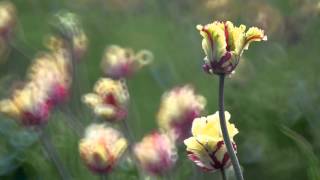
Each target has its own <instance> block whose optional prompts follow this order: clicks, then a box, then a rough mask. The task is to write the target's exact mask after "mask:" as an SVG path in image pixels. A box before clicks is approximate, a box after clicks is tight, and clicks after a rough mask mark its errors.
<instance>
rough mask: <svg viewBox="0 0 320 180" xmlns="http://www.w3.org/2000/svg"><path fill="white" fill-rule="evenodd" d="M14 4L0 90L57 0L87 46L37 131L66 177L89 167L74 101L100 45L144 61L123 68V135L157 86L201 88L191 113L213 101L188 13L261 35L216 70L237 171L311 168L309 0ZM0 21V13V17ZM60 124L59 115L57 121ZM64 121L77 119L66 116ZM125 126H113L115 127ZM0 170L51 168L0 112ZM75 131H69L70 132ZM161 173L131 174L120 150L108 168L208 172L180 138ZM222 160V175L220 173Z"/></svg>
mask: <svg viewBox="0 0 320 180" xmlns="http://www.w3.org/2000/svg"><path fill="white" fill-rule="evenodd" d="M11 2H12V3H13V4H14V5H15V6H16V11H17V18H18V21H17V26H16V28H15V31H14V37H15V38H13V40H12V41H11V42H10V47H9V49H10V50H8V51H7V52H6V53H2V56H1V58H0V98H1V99H3V98H6V97H8V96H10V94H11V92H12V89H13V88H14V85H17V84H19V82H21V81H22V80H23V79H24V78H25V74H26V71H27V69H28V66H29V65H30V64H31V62H32V59H34V57H35V56H36V55H37V53H38V52H39V51H43V50H45V47H44V45H43V42H44V39H45V38H46V37H47V35H48V34H50V33H51V29H50V19H51V18H52V16H53V14H54V13H56V12H58V11H60V10H68V11H71V12H73V13H75V14H77V15H78V16H79V17H80V19H81V21H82V25H83V27H84V31H85V32H86V34H87V37H88V42H89V43H88V50H87V53H86V54H85V55H84V57H83V58H82V60H81V61H80V62H79V63H77V64H76V67H75V69H74V79H73V82H72V88H71V91H70V92H71V94H70V97H69V101H67V102H66V103H64V104H62V105H61V106H60V107H59V108H56V109H55V110H54V111H53V112H52V113H51V115H50V118H49V120H48V124H47V125H46V126H45V127H43V131H46V132H47V134H48V135H49V136H50V138H51V139H52V145H53V146H54V148H50V149H51V150H53V151H57V154H58V155H59V156H60V158H61V163H62V164H64V166H65V167H66V170H67V171H68V173H69V174H70V175H71V176H72V177H73V179H100V177H99V176H98V175H95V174H94V173H92V172H90V171H89V170H88V169H87V167H86V166H85V165H84V163H83V161H82V159H81V158H80V155H79V141H80V139H81V138H82V137H83V136H84V127H86V126H88V125H89V124H91V123H93V122H95V121H96V120H97V119H96V118H95V116H94V115H93V113H92V112H91V111H90V109H89V108H88V107H87V106H86V105H84V104H83V103H82V102H81V97H82V96H83V95H84V94H87V93H89V92H91V91H92V87H93V86H94V84H95V82H96V81H97V80H98V79H99V78H100V77H102V76H103V74H102V70H101V67H100V63H101V59H102V57H103V52H104V50H105V48H106V47H107V46H110V45H114V44H117V45H120V46H122V47H130V48H132V49H134V50H135V51H139V50H141V49H147V50H149V51H151V52H152V53H153V57H154V59H153V62H152V63H150V64H149V65H148V66H146V67H143V68H142V69H141V70H139V72H137V73H135V74H134V75H133V76H132V77H130V78H129V79H128V80H127V86H128V90H129V92H130V103H129V104H130V105H129V111H128V118H127V122H128V124H129V128H130V131H131V134H132V138H133V140H134V141H135V142H138V141H141V139H142V138H143V137H144V136H145V135H146V134H149V133H151V132H152V131H154V130H156V129H157V127H158V124H157V121H156V117H157V113H158V111H159V107H160V102H161V101H160V100H161V96H162V94H163V93H164V92H166V91H168V90H170V89H172V88H174V87H175V86H182V85H185V84H191V85H192V86H193V88H194V89H195V91H196V92H197V93H198V94H201V95H202V96H204V97H205V98H206V101H207V105H206V107H205V110H204V113H203V115H208V114H212V113H214V112H216V110H217V109H218V107H217V98H218V97H217V94H218V77H215V76H210V75H207V74H205V73H204V72H203V71H202V68H201V66H202V59H203V56H204V55H203V51H202V49H201V37H200V36H199V33H198V31H197V29H196V28H195V27H196V25H197V24H205V23H207V22H212V21H214V20H230V21H233V22H234V23H235V24H241V23H246V24H248V25H250V26H257V27H260V28H262V29H264V30H265V33H266V34H267V35H268V41H267V42H264V43H261V44H260V43H259V45H256V44H253V45H251V46H250V49H251V50H250V51H248V52H246V53H245V54H244V55H243V56H242V59H241V63H240V64H239V67H238V68H237V69H236V73H234V74H232V75H231V76H230V77H228V78H227V79H228V81H227V82H226V87H225V88H226V91H225V94H226V99H225V106H226V107H225V108H226V110H227V111H229V112H230V113H231V114H232V117H231V121H232V123H234V124H235V125H236V127H237V128H238V129H239V134H238V135H237V136H236V137H235V141H236V142H237V147H238V153H237V155H238V157H239V160H240V163H241V166H242V168H243V172H244V176H245V177H246V179H259V180H269V179H277V180H278V179H279V180H287V179H290V180H302V179H303V180H304V179H308V180H319V179H320V141H319V139H320V130H319V129H320V80H319V77H320V71H319V67H320V51H319V50H320V41H319V40H320V31H319V29H320V1H317V0H281V1H279V0H269V1H267V0H239V1H236V0H200V1H192V0H175V1H170V0H161V1H160V0H159V1H157V0H104V1H103V0H77V1H76V0H69V1H62V0H30V1H24V0H12V1H11ZM0 21H1V19H0ZM68 122H69V123H70V122H71V123H70V124H71V125H70V124H69V123H68ZM72 122H76V124H78V126H74V124H72ZM125 131H126V130H122V132H123V133H124V134H125V133H127V132H125ZM0 134H1V135H0V179H8V180H9V179H60V176H59V173H58V171H57V169H56V168H55V166H54V163H53V162H52V160H51V158H50V153H52V152H50V151H45V149H44V148H43V145H42V143H41V139H40V138H39V135H38V134H37V133H35V132H34V131H32V130H28V129H26V128H24V127H23V126H21V125H19V124H17V123H16V122H15V120H13V119H10V118H8V117H6V116H2V115H1V116H0ZM79 134H80V136H79ZM177 149H178V157H177V158H178V159H177V162H176V164H175V166H174V167H173V169H172V170H171V171H169V173H167V174H166V175H165V176H164V177H161V178H160V177H157V178H156V177H152V176H148V175H143V177H141V175H139V174H138V169H137V168H135V167H134V162H133V161H134V160H131V161H130V160H128V158H127V153H126V154H125V155H124V156H123V158H121V160H120V161H119V162H118V163H117V165H116V167H115V168H114V170H113V171H112V172H111V173H110V174H109V176H108V179H112V180H113V179H114V180H118V179H119V180H121V179H126V180H131V179H132V180H134V179H139V178H140V179H141V178H143V179H172V180H176V179H177V180H178V179H179V180H180V179H181V180H186V179H190V180H193V179H196V180H200V179H220V176H219V173H218V174H216V173H205V172H203V171H201V170H200V169H199V168H197V167H195V165H194V164H193V163H192V162H191V161H190V160H189V159H188V158H187V153H186V151H185V149H186V147H185V145H184V144H180V145H178V146H177ZM231 171H232V170H227V175H228V176H229V177H230V179H232V176H233V173H232V172H231Z"/></svg>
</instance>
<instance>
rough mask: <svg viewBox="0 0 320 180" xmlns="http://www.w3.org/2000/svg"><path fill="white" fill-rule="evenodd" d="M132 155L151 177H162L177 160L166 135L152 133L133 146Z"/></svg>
mask: <svg viewBox="0 0 320 180" xmlns="http://www.w3.org/2000/svg"><path fill="white" fill-rule="evenodd" d="M134 153H135V156H136V157H137V159H138V161H139V163H140V165H141V167H142V168H143V169H144V170H145V171H146V172H148V173H150V174H152V175H157V176H159V175H163V174H165V173H166V172H167V171H169V170H170V169H171V168H172V167H173V166H174V164H175V162H176V160H177V150H176V147H175V144H174V142H173V141H172V140H171V139H170V137H169V136H168V135H166V134H161V133H159V132H153V133H152V134H149V135H147V136H145V137H144V138H143V139H142V141H141V142H139V143H137V144H136V145H135V146H134Z"/></svg>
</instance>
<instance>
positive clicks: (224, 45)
mask: <svg viewBox="0 0 320 180" xmlns="http://www.w3.org/2000/svg"><path fill="white" fill-rule="evenodd" d="M197 29H198V30H199V31H200V34H201V36H202V37H203V40H202V48H203V50H204V52H205V54H206V57H205V58H204V65H203V69H204V70H205V71H206V72H207V73H209V74H230V73H231V72H232V71H233V70H234V69H235V68H236V66H237V65H238V63H239V60H240V57H241V55H242V53H243V51H244V50H245V49H248V47H249V44H250V43H251V42H253V41H262V40H267V36H265V35H264V31H263V30H261V29H258V28H256V27H251V28H249V29H248V31H247V32H245V30H246V26H244V25H240V26H239V27H236V26H234V25H233V24H232V22H230V21H227V22H219V21H215V22H213V23H211V24H207V25H205V26H202V25H198V26H197Z"/></svg>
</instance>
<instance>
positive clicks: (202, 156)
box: [184, 112, 238, 171]
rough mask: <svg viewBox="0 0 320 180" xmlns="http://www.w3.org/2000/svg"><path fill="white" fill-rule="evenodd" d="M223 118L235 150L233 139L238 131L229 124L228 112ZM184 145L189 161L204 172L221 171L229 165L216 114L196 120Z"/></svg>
mask: <svg viewBox="0 0 320 180" xmlns="http://www.w3.org/2000/svg"><path fill="white" fill-rule="evenodd" d="M225 116H226V120H227V128H228V131H229V134H230V136H231V141H232V143H233V148H234V150H236V144H235V143H234V141H233V137H234V136H235V135H236V134H238V129H237V128H236V127H235V126H234V125H233V124H231V123H230V122H229V119H230V114H229V113H228V112H225ZM184 143H185V145H186V146H187V152H188V157H189V159H190V160H192V161H194V162H195V163H196V164H197V165H198V166H199V167H201V168H202V169H203V170H205V171H216V170H222V169H225V168H227V167H229V166H230V165H231V161H230V157H229V155H228V152H227V149H226V145H225V144H224V140H223V136H222V133H221V129H220V121H219V114H218V112H216V113H215V114H213V115H210V116H207V117H201V118H196V119H195V120H194V121H193V124H192V137H190V138H188V139H186V140H185V141H184Z"/></svg>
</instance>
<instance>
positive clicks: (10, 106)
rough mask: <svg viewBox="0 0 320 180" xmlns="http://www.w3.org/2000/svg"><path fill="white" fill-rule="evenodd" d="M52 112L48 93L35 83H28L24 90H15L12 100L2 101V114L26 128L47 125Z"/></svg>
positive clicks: (0, 109)
mask: <svg viewBox="0 0 320 180" xmlns="http://www.w3.org/2000/svg"><path fill="white" fill-rule="evenodd" d="M50 110H51V104H50V103H49V102H48V101H47V95H46V93H44V92H43V91H41V90H40V88H39V87H38V86H37V84H35V83H34V82H28V83H27V84H26V85H25V86H24V87H23V88H22V89H17V90H15V91H14V93H13V95H12V97H11V98H9V99H5V100H2V101H0V112H1V113H4V114H5V115H7V116H9V117H11V118H14V119H17V120H19V121H20V122H21V123H22V124H23V125H25V126H33V125H42V124H44V123H46V122H47V120H48V117H49V113H50Z"/></svg>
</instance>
